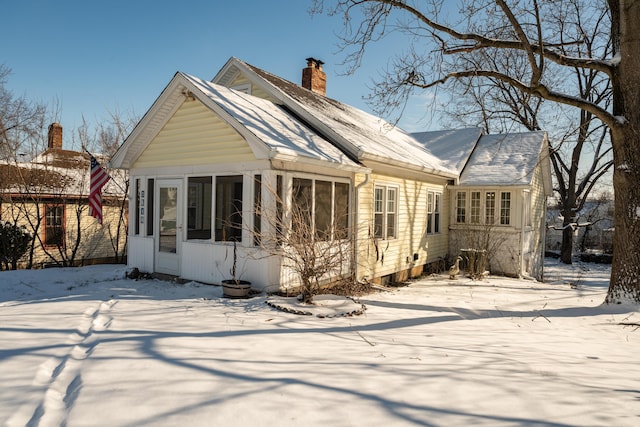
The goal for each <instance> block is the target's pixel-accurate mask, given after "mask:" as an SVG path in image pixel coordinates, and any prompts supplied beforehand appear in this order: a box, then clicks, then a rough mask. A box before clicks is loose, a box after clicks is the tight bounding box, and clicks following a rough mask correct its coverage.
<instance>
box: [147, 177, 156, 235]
mask: <svg viewBox="0 0 640 427" xmlns="http://www.w3.org/2000/svg"><path fill="white" fill-rule="evenodd" d="M154 183H155V180H154V179H153V178H151V179H148V180H147V236H153V201H154V196H155V194H154V191H155V188H154V187H155V186H154Z"/></svg>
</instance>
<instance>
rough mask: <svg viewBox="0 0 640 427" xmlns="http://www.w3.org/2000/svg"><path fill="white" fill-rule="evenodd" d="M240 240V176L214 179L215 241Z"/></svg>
mask: <svg viewBox="0 0 640 427" xmlns="http://www.w3.org/2000/svg"><path fill="white" fill-rule="evenodd" d="M241 240H242V175H231V176H218V177H216V241H220V242H233V241H235V242H239V241H241Z"/></svg>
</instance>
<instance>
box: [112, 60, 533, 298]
mask: <svg viewBox="0 0 640 427" xmlns="http://www.w3.org/2000/svg"><path fill="white" fill-rule="evenodd" d="M307 65H308V66H307V68H305V69H304V70H303V86H304V87H301V86H299V85H297V84H294V83H291V82H288V81H286V80H284V79H281V78H280V77H277V76H275V75H272V74H270V73H268V72H266V71H264V70H261V69H259V68H256V67H254V66H251V65H249V64H247V63H245V62H243V61H241V60H239V59H237V58H231V59H230V60H229V61H228V62H227V63H226V64H225V66H224V67H223V68H222V69H221V70H220V72H219V73H218V74H217V75H216V77H214V79H213V81H211V82H209V81H205V80H202V79H199V78H196V77H193V76H189V75H186V74H183V73H177V74H176V75H175V76H174V77H173V79H172V80H171V82H170V83H169V84H168V86H167V87H166V88H165V89H164V90H163V91H162V93H161V94H160V96H159V97H158V99H157V100H156V101H155V102H154V104H153V105H152V106H151V108H150V110H149V111H148V112H147V114H146V115H145V116H144V117H143V119H142V120H141V121H140V123H138V125H137V126H136V128H135V129H134V131H133V132H132V133H131V135H130V136H129V137H128V138H127V139H126V140H125V142H124V143H123V145H122V146H121V147H120V148H119V150H118V151H117V152H116V154H115V155H114V156H113V158H112V159H111V166H112V167H117V168H123V169H127V170H128V171H129V175H130V179H131V188H132V191H131V201H130V203H131V205H130V206H131V215H130V223H131V224H133V225H134V226H130V227H129V229H130V230H131V232H130V236H129V245H130V247H129V266H131V267H138V268H139V269H141V270H144V271H149V272H159V273H166V274H171V275H176V276H180V277H183V278H185V279H191V280H199V281H203V282H207V283H220V282H221V281H222V280H224V279H227V278H229V272H230V269H231V265H232V259H233V256H232V255H233V251H234V248H235V250H237V254H238V258H237V259H238V265H237V272H238V275H240V276H241V278H242V279H245V280H249V281H251V282H252V283H253V287H254V288H256V289H262V290H276V289H282V288H286V287H289V286H296V285H297V284H298V282H297V279H296V277H295V275H293V274H292V272H291V271H289V270H288V269H287V268H286V266H285V265H284V263H283V260H282V259H281V258H280V257H278V256H274V254H273V253H269V252H265V251H264V248H263V247H262V245H261V239H262V238H268V237H270V236H271V237H272V236H275V235H277V233H280V232H287V230H276V228H278V227H276V226H275V225H273V224H270V223H269V221H266V220H265V217H264V216H265V215H267V214H269V213H270V214H273V215H276V216H281V217H282V218H287V215H290V214H291V207H292V206H295V205H296V203H298V199H297V197H298V196H299V195H300V194H303V193H305V194H308V195H309V196H310V200H312V201H311V202H310V205H309V206H310V208H309V212H308V213H309V221H310V223H311V224H313V226H314V227H315V232H316V233H318V232H319V231H318V230H320V231H322V233H321V234H322V236H323V237H322V239H318V240H322V241H323V242H325V243H322V244H326V242H327V241H329V242H330V243H329V244H336V245H337V244H341V245H344V244H348V245H350V250H349V252H350V253H351V255H350V257H349V260H348V263H347V264H348V265H345V270H344V271H347V272H349V273H350V274H353V275H354V276H355V277H356V278H357V279H359V280H360V279H368V280H373V281H382V280H401V279H404V278H406V277H409V276H415V275H418V274H420V273H422V271H423V267H424V266H425V265H427V264H429V263H431V262H433V261H437V260H441V259H444V258H446V257H447V256H448V255H449V253H450V252H451V249H450V245H451V238H450V229H451V230H454V229H455V227H453V224H452V216H451V204H452V203H453V202H452V199H451V198H452V197H453V196H452V194H454V193H453V192H452V188H454V187H456V186H460V185H462V184H461V177H462V176H463V174H462V175H461V171H462V169H463V168H462V167H457V166H456V165H454V164H451V162H450V161H449V160H448V159H446V158H443V157H442V156H439V155H437V153H436V151H437V150H433V151H432V150H431V149H430V148H429V146H428V144H426V143H425V141H424V140H420V138H416V137H414V136H412V135H410V134H408V133H406V132H404V131H402V130H401V129H399V128H397V127H393V126H391V125H390V124H389V123H386V122H384V121H383V120H381V119H379V118H377V117H374V116H372V115H370V114H368V113H365V112H363V111H361V110H358V109H356V108H353V107H351V106H348V105H346V104H342V103H340V102H338V101H335V100H333V99H330V98H327V97H326V96H325V94H324V84H325V83H324V82H326V76H325V75H324V72H323V71H322V63H321V62H320V61H316V60H314V59H312V58H309V59H308V64H307ZM480 136H481V132H480V131H478V130H473V131H468V134H467V135H466V137H465V138H466V139H465V141H466V140H468V139H470V140H472V141H471V142H468V141H467V145H470V146H471V147H470V148H468V150H467V152H466V154H465V155H461V156H460V162H461V163H466V162H467V161H469V156H470V155H471V153H472V151H473V149H474V148H475V145H476V143H477V142H478V139H481V138H480ZM426 139H427V140H429V138H426ZM545 141H546V139H545ZM522 188H523V189H524V186H522ZM541 197H543V198H544V195H543V196H541ZM338 213H344V215H342V216H339V215H338ZM537 214H538V213H535V215H537ZM341 218H342V219H341ZM543 218H544V217H543ZM339 225H341V226H342V227H343V228H346V229H347V230H348V232H340V233H338V232H337V229H338V226H339ZM256 230H257V231H259V233H258V234H259V236H260V238H257V237H256V236H257V235H258V234H256Z"/></svg>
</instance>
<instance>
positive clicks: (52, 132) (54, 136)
mask: <svg viewBox="0 0 640 427" xmlns="http://www.w3.org/2000/svg"><path fill="white" fill-rule="evenodd" d="M48 147H49V148H58V149H60V150H61V149H62V125H61V124H60V123H51V124H50V125H49V137H48Z"/></svg>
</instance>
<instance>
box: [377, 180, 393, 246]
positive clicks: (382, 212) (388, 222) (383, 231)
mask: <svg viewBox="0 0 640 427" xmlns="http://www.w3.org/2000/svg"><path fill="white" fill-rule="evenodd" d="M397 195H398V189H397V188H396V187H387V186H376V187H375V188H374V202H373V204H374V237H377V238H381V239H393V238H395V237H396V227H397V226H396V217H397V212H398V200H397V199H398V198H397Z"/></svg>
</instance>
